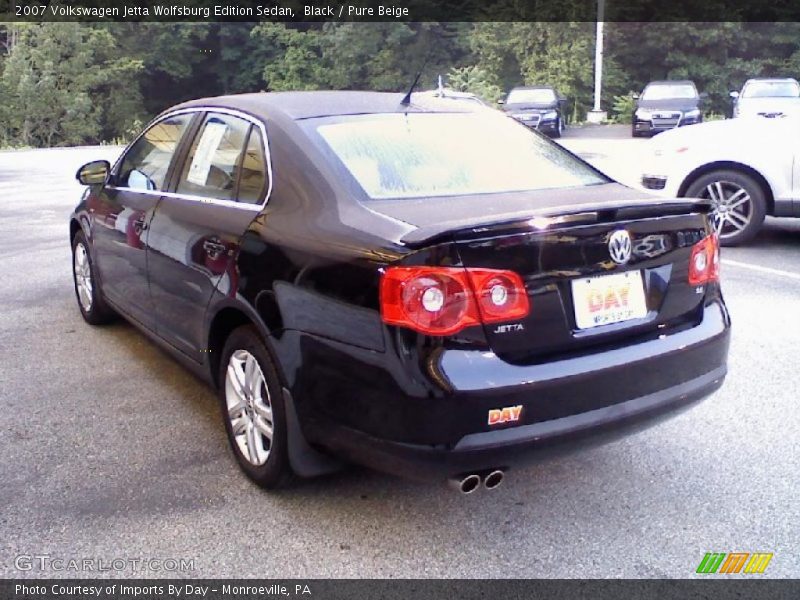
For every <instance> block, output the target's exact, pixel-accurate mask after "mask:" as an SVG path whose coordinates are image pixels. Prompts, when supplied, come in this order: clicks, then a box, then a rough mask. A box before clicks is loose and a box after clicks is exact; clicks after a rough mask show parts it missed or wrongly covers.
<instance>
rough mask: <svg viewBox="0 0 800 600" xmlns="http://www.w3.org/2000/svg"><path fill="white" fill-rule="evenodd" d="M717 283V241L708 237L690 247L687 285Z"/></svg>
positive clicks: (714, 237)
mask: <svg viewBox="0 0 800 600" xmlns="http://www.w3.org/2000/svg"><path fill="white" fill-rule="evenodd" d="M710 281H719V239H718V238H717V236H716V235H710V236H708V237H706V238H704V239H702V240H700V241H699V242H697V243H696V244H695V245H694V246H692V254H691V256H690V257H689V284H690V285H703V284H704V283H708V282H710Z"/></svg>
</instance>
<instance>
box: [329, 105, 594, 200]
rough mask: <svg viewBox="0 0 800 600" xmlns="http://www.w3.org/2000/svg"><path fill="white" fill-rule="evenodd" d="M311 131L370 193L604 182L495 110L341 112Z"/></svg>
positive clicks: (449, 192)
mask: <svg viewBox="0 0 800 600" xmlns="http://www.w3.org/2000/svg"><path fill="white" fill-rule="evenodd" d="M338 119H339V120H337V121H336V122H334V123H325V124H320V125H317V127H316V129H317V132H318V133H319V135H320V136H321V137H322V139H323V140H324V141H325V143H326V144H327V145H328V146H329V147H330V149H331V150H332V151H333V153H334V154H335V155H336V157H337V158H338V159H339V160H340V161H341V162H342V163H343V164H344V166H345V167H346V168H347V170H348V171H349V172H350V174H351V175H352V176H353V177H354V178H355V179H356V181H358V183H359V185H360V186H361V187H362V188H363V189H364V191H365V192H366V194H367V195H368V196H369V197H370V198H374V199H386V198H418V197H429V196H457V195H468V194H492V193H501V192H516V191H526V190H541V189H548V188H564V187H576V186H586V185H594V184H600V183H607V182H608V179H606V178H605V177H604V176H603V175H601V174H600V173H599V172H597V171H596V170H594V169H593V168H592V167H590V166H589V165H587V164H586V163H584V162H583V161H581V160H580V159H578V158H576V157H575V156H573V155H572V154H570V153H568V152H566V151H565V150H564V149H563V148H561V147H560V146H558V145H557V144H555V143H553V142H551V141H549V140H547V139H546V138H544V137H543V136H541V135H539V134H536V133H533V132H531V131H529V130H528V129H527V128H526V127H525V126H524V125H520V124H519V123H517V122H516V121H514V120H512V119H511V118H509V117H506V116H504V115H503V114H502V113H499V112H496V113H495V112H494V111H485V112H483V111H482V112H481V113H452V114H450V113H406V114H402V113H392V114H380V115H361V116H353V117H340V118H338Z"/></svg>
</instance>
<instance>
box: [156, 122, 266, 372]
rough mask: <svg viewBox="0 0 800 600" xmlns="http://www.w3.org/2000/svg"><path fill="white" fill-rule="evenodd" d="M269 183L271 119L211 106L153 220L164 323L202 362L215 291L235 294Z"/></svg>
mask: <svg viewBox="0 0 800 600" xmlns="http://www.w3.org/2000/svg"><path fill="white" fill-rule="evenodd" d="M269 181H270V177H269V157H268V153H267V140H266V130H265V128H264V126H263V124H261V123H260V122H258V121H256V120H254V119H252V118H250V117H248V116H247V115H243V114H239V113H235V112H234V111H222V110H220V109H215V110H213V111H209V112H206V113H205V114H204V115H203V117H202V124H201V125H200V126H199V128H198V129H197V132H196V134H195V135H194V139H193V140H192V143H191V146H189V149H188V151H187V153H186V157H185V159H183V160H182V164H181V166H180V167H179V168H176V169H175V174H174V177H173V182H172V185H171V189H170V192H169V193H167V194H164V196H163V198H162V200H161V202H160V203H159V205H158V208H157V209H156V211H155V213H154V216H153V218H152V220H151V222H150V229H149V238H148V243H149V251H148V252H149V254H148V277H149V281H150V289H151V292H152V296H153V303H154V308H155V314H156V327H157V330H158V333H159V335H160V336H161V337H163V338H164V339H165V340H166V341H168V342H169V343H171V344H172V345H173V346H175V347H176V348H177V349H179V350H181V351H183V352H184V353H186V354H187V355H188V356H190V357H191V358H193V359H195V360H198V361H200V360H202V354H203V352H205V351H207V348H206V344H207V340H206V336H205V330H204V329H205V328H204V318H205V311H206V307H207V306H208V303H209V301H210V299H211V296H212V294H213V293H214V290H215V289H217V288H220V289H221V290H222V291H223V293H229V292H230V293H235V290H236V288H237V281H236V278H237V273H236V269H235V265H236V262H235V259H236V255H237V253H238V249H239V241H240V239H241V237H242V235H243V234H244V232H245V231H246V229H247V227H248V225H249V224H250V222H251V221H252V220H253V219H254V218H255V216H256V215H257V214H258V212H259V211H260V209H261V207H262V205H263V203H264V202H265V201H266V196H267V195H268V194H267V190H268V187H269Z"/></svg>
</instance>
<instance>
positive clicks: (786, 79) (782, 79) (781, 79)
mask: <svg viewBox="0 0 800 600" xmlns="http://www.w3.org/2000/svg"><path fill="white" fill-rule="evenodd" d="M754 81H774V82H775V83H779V82H787V83H797V80H796V79H795V78H794V77H753V78H752V79H748V80H747V81H745V82H744V84H745V85H747V84H748V83H751V82H754Z"/></svg>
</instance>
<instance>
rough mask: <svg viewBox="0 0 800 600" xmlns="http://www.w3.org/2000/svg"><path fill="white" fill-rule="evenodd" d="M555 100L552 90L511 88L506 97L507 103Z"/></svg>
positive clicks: (545, 102)
mask: <svg viewBox="0 0 800 600" xmlns="http://www.w3.org/2000/svg"><path fill="white" fill-rule="evenodd" d="M555 101H556V93H555V92H554V91H553V90H548V89H537V90H511V91H510V92H509V94H508V98H506V103H507V104H522V103H531V104H549V103H551V102H555Z"/></svg>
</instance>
